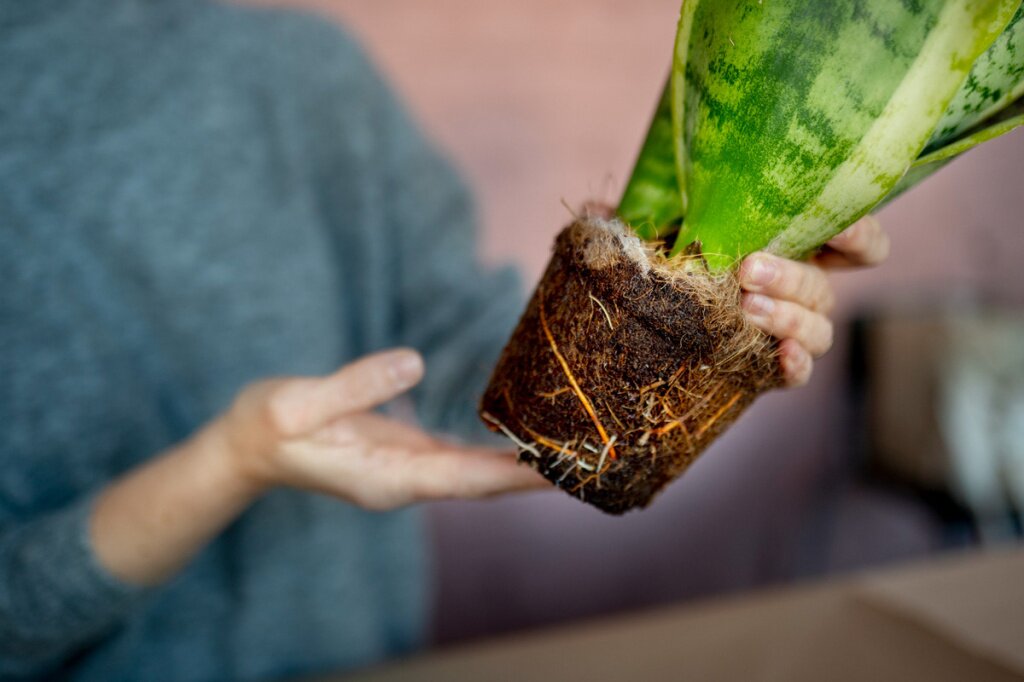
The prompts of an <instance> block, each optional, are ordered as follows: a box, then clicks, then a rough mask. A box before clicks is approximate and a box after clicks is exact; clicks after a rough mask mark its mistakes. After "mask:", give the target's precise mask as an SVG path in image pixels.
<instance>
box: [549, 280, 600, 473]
mask: <svg viewBox="0 0 1024 682" xmlns="http://www.w3.org/2000/svg"><path fill="white" fill-rule="evenodd" d="M538 298H539V301H538V303H539V305H538V308H539V312H540V325H541V327H542V328H543V329H544V335H545V336H546V337H547V338H548V343H550V344H551V350H552V351H554V353H555V357H556V358H558V364H560V365H561V366H562V371H563V372H565V376H566V377H567V378H568V379H569V384H570V385H571V386H572V390H573V392H574V393H576V397H577V398H579V400H580V404H581V405H583V409H584V410H585V411H586V412H587V414H588V415H590V419H591V421H593V422H594V427H595V428H597V434H598V435H599V436H600V437H601V442H602V443H605V444H608V442H609V440H610V439H609V438H608V432H607V431H605V428H604V424H602V423H601V420H600V419H598V417H597V412H595V411H594V406H593V405H592V404H591V403H590V398H588V397H587V394H586V393H584V392H583V389H581V388H580V385H579V384H578V383H577V382H576V377H574V376H573V374H572V370H570V369H569V363H568V362H566V361H565V358H564V357H562V353H561V351H559V350H558V344H557V343H555V337H554V336H553V335H552V334H551V328H550V327H548V319H547V315H546V314H545V313H544V295H543V292H538ZM609 456H610V457H611V458H612V459H618V455H617V454H616V453H615V448H614V447H612V448H611V450H610V452H609Z"/></svg>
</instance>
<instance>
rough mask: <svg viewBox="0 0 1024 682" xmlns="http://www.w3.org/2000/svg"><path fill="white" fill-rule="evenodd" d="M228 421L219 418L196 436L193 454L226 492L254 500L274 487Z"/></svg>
mask: <svg viewBox="0 0 1024 682" xmlns="http://www.w3.org/2000/svg"><path fill="white" fill-rule="evenodd" d="M228 419H229V418H228V417H221V418H219V419H217V420H215V421H214V422H212V423H211V424H209V425H208V426H207V427H206V428H205V429H203V430H202V431H201V432H200V433H199V434H197V436H196V438H197V441H198V448H197V452H199V453H201V456H202V457H203V459H204V467H205V468H206V469H207V471H208V474H209V475H210V477H211V478H213V479H214V480H217V481H219V482H220V483H221V484H222V485H224V486H226V488H227V489H228V490H231V491H237V493H238V494H239V495H243V496H247V497H249V498H252V499H255V498H257V497H259V496H260V495H262V494H263V493H265V492H267V491H268V490H270V489H271V488H273V487H274V482H273V477H272V476H271V475H270V473H269V471H267V470H266V469H267V467H265V466H263V465H262V464H261V458H260V457H259V453H258V452H256V451H255V448H253V447H250V446H249V445H248V444H247V439H240V438H238V437H236V436H235V435H233V434H232V429H231V425H230V424H229V423H227V420H228Z"/></svg>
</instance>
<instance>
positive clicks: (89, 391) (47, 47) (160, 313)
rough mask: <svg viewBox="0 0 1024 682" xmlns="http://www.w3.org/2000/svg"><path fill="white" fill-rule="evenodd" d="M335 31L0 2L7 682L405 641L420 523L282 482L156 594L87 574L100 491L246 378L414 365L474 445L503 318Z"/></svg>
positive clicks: (451, 191) (310, 24) (65, 3)
mask: <svg viewBox="0 0 1024 682" xmlns="http://www.w3.org/2000/svg"><path fill="white" fill-rule="evenodd" d="M519 305H520V297H519V293H518V286H517V283H516V278H515V277H514V275H513V274H512V273H511V272H509V271H501V272H487V271H483V270H481V269H480V268H479V267H478V266H477V265H476V264H475V263H474V243H473V224H472V216H471V209H470V207H469V204H468V202H467V196H466V193H465V192H464V191H463V189H462V188H461V186H460V184H459V183H458V181H457V180H456V178H455V177H454V175H453V173H452V171H451V170H450V168H449V166H448V165H446V163H445V162H444V161H442V160H441V159H440V158H439V157H438V156H437V154H436V153H435V152H434V151H433V150H432V149H431V148H430V147H429V146H428V145H427V144H425V143H424V141H423V139H422V138H421V137H420V135H419V134H418V133H417V132H416V131H415V130H414V129H413V128H412V127H411V126H410V124H409V122H408V120H407V119H406V118H405V115H404V114H403V112H402V110H401V109H400V108H399V107H398V106H397V105H396V103H395V102H394V100H393V99H392V96H391V95H390V94H389V92H388V90H387V89H386V88H385V87H384V86H383V85H382V83H381V81H380V80H379V78H378V77H377V76H376V75H375V74H374V72H373V71H372V69H371V68H370V67H369V66H368V65H367V63H366V61H365V59H364V57H363V56H362V55H361V54H360V53H359V51H358V50H357V48H356V47H354V46H353V44H352V42H351V41H350V40H348V39H347V38H345V37H344V36H343V35H341V34H340V33H339V32H338V31H337V30H336V29H334V28H332V27H329V26H328V25H327V24H326V23H323V22H321V21H318V20H315V19H312V18H307V17H302V16H299V15H295V14H291V13H285V12H280V11H267V10H258V11H253V10H247V9H241V8H237V7H231V6H228V5H219V4H212V3H209V2H204V1H203V0H0V678H2V679H20V678H22V677H26V678H37V677H44V676H46V677H50V676H54V677H59V678H67V679H76V680H104V681H111V680H151V681H158V680H227V679H240V680H257V679H260V680H262V679H272V678H279V677H288V676H294V675H305V674H310V673H317V672H322V671H328V670H338V669H346V668H350V667H354V666H359V665H363V664H366V663H369V662H373V661H376V660H379V659H381V658H382V657H385V656H388V655H391V654H395V653H397V652H402V651H406V650H408V649H409V648H411V647H414V646H415V645H416V644H417V643H418V642H419V641H420V640H421V638H422V635H423V626H424V621H425V615H426V606H427V604H426V602H427V589H426V587H427V578H428V576H427V575H426V571H427V569H428V566H427V563H426V562H425V560H424V559H425V557H424V542H423V540H422V538H421V536H420V528H419V527H418V519H417V515H416V514H415V512H400V513H392V514H372V513H367V512H363V511H360V510H358V509H355V508H352V507H350V506H347V505H345V504H343V503H341V502H339V501H336V500H333V499H327V498H323V497H317V496H314V495H310V494H305V493H301V492H294V491H279V492H274V493H272V494H270V495H268V496H267V497H266V498H264V499H263V500H262V501H260V502H258V503H257V504H256V505H255V506H253V507H252V508H251V509H250V510H249V511H248V512H247V513H245V514H244V516H242V517H241V518H240V519H239V520H238V521H237V522H236V523H235V524H233V525H232V526H231V527H230V528H229V529H228V530H227V531H226V532H225V533H223V534H222V535H221V536H220V537H219V538H218V539H217V540H216V541H215V542H214V543H213V544H212V545H210V546H209V547H208V548H207V549H206V550H205V551H203V552H202V554H201V555H200V556H199V557H198V558H197V559H196V560H195V561H193V562H192V564H191V565H190V566H189V567H188V568H187V569H186V570H185V571H184V573H182V574H181V575H180V576H179V577H178V578H177V579H175V580H174V581H173V582H172V583H170V584H169V585H167V586H165V587H162V588H159V589H153V590H147V591H143V590H139V589H135V588H132V587H130V586H128V585H125V584H121V583H119V582H118V581H117V580H115V579H114V578H113V577H112V576H110V575H108V574H106V573H104V571H103V570H102V568H100V567H99V566H98V565H97V563H96V561H95V558H94V556H93V554H92V553H91V550H90V547H89V544H88V538H87V535H86V521H87V518H88V515H89V511H90V503H91V500H92V499H94V497H95V494H96V493H97V491H99V490H100V489H101V488H102V487H103V486H104V485H105V484H106V483H108V482H109V481H111V480H112V479H113V478H114V477H116V476H118V475H119V474H121V473H122V472H124V471H126V470H128V469H130V468H132V467H134V466H136V465H138V464H139V463H140V462H142V461H144V460H146V459H147V458H149V457H152V456H153V455H154V454H156V453H158V452H160V451H161V450H163V449H165V448H167V447H168V446H170V445H172V444H174V443H176V442H178V441H180V440H182V439H183V438H185V437H186V436H188V435H189V434H190V433H191V432H193V431H194V430H195V429H196V428H197V427H199V426H200V425H201V424H203V423H204V422H206V421H207V420H209V419H211V418H212V417H214V416H215V415H217V414H218V413H219V412H220V411H221V410H223V409H224V408H225V407H226V406H227V405H228V404H229V402H230V401H231V400H232V397H233V396H234V395H235V394H236V392H237V391H238V390H239V389H240V388H241V387H242V386H244V385H245V384H246V383H248V382H250V381H253V380H255V379H259V378H263V377H267V376H272V375H281V374H319V373H326V372H330V371H331V370H333V369H335V368H336V367H338V366H339V364H342V363H344V362H345V361H347V360H349V359H352V358H354V357H356V356H359V355H361V354H364V353H366V352H369V351H372V350H376V349H381V348H384V347H389V346H394V345H398V344H407V345H411V346H414V347H417V348H419V349H420V350H422V351H423V353H424V354H425V356H426V359H427V371H428V374H427V379H426V381H425V384H424V385H423V386H422V388H421V389H420V390H418V391H417V393H416V395H415V399H416V404H417V409H418V414H419V417H420V419H421V421H422V422H423V423H425V424H426V425H428V426H430V427H433V428H436V429H443V430H448V431H456V432H458V431H461V432H463V433H465V432H467V430H468V429H469V428H470V426H469V425H470V424H471V423H473V422H474V417H473V404H474V402H475V400H476V397H477V396H478V394H479V393H480V391H481V389H482V384H483V382H484V380H485V377H486V373H487V370H488V369H489V367H490V366H491V365H492V363H493V361H494V359H495V357H496V355H497V352H498V350H499V347H500V345H501V343H502V342H503V341H504V339H505V338H506V336H507V333H508V331H509V327H510V325H511V324H512V323H514V317H515V315H516V314H517V312H518V309H519Z"/></svg>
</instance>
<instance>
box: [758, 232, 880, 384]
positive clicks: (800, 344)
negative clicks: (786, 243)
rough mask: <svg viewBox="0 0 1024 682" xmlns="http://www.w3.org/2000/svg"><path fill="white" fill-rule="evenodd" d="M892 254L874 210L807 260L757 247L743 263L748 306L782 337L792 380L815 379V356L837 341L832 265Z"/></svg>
mask: <svg viewBox="0 0 1024 682" xmlns="http://www.w3.org/2000/svg"><path fill="white" fill-rule="evenodd" d="M888 255H889V236H888V235H887V234H886V233H885V231H884V230H883V229H882V227H881V226H880V225H879V224H878V221H877V220H875V219H874V218H873V217H871V216H868V217H865V218H863V219H861V220H860V221H858V222H856V223H854V224H853V225H851V226H850V227H849V228H847V229H846V230H845V231H843V232H842V233H840V234H839V235H837V236H836V237H835V238H834V239H832V241H830V242H828V244H827V245H826V246H825V247H824V248H823V249H822V250H821V251H820V253H818V254H817V255H816V256H814V257H813V258H812V259H810V260H809V261H806V262H797V261H792V260H787V259H785V258H780V257H778V256H773V255H771V254H768V253H755V254H752V255H751V256H748V257H747V259H746V260H745V261H743V265H742V266H741V267H740V274H739V279H740V286H741V287H742V288H743V292H744V293H743V308H744V310H745V311H746V313H747V316H748V317H749V319H750V320H751V322H753V324H754V325H755V326H757V327H758V328H760V329H762V330H763V331H764V332H766V333H768V334H771V335H772V336H774V337H776V338H777V339H779V341H780V343H779V362H780V364H781V366H782V371H783V375H784V376H785V380H786V383H787V384H788V385H790V386H800V385H803V384H805V383H807V381H808V380H809V379H810V376H811V370H812V368H813V365H814V359H815V358H818V357H821V356H822V355H824V354H825V352H826V351H828V349H829V348H831V347H832V321H831V320H830V319H829V318H828V314H829V313H830V312H831V311H832V307H833V305H834V304H835V295H834V293H833V291H832V285H831V284H830V283H829V281H828V278H827V276H826V271H827V270H833V269H841V268H852V267H866V266H871V265H878V264H879V263H881V262H882V261H884V260H885V259H886V258H887V257H888Z"/></svg>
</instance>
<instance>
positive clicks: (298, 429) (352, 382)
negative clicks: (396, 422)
mask: <svg viewBox="0 0 1024 682" xmlns="http://www.w3.org/2000/svg"><path fill="white" fill-rule="evenodd" d="M422 378H423V358H421V357H420V354H419V353H417V352H416V351H414V350H411V349H407V348H400V349H395V350H388V351H383V352H380V353H374V354H373V355H367V356H365V357H362V358H360V359H359V360H356V361H355V362H352V363H350V364H348V365H345V366H344V367H342V368H341V369H340V370H338V371H337V372H335V373H334V374H332V375H330V376H327V377H322V378H310V379H292V380H288V381H285V382H284V383H283V384H282V385H281V386H280V387H279V388H278V389H277V390H276V391H275V392H274V395H273V397H272V398H271V402H272V405H271V410H272V412H273V414H274V418H275V421H276V423H277V425H278V428H279V429H280V431H281V432H282V433H284V434H285V435H291V436H297V435H301V434H304V433H309V432H311V431H315V430H316V429H319V428H321V427H323V426H326V425H327V424H329V423H331V422H332V421H334V420H336V419H339V418H341V417H343V416H345V415H347V414H352V413H355V412H363V411H366V410H369V409H372V408H374V407H377V406H378V405H381V404H383V403H386V402H387V401H389V400H391V399H392V398H395V397H397V396H399V395H401V394H402V393H404V392H406V391H408V390H409V389H410V388H412V387H413V386H415V385H416V384H418V383H419V382H420V379H422Z"/></svg>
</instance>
